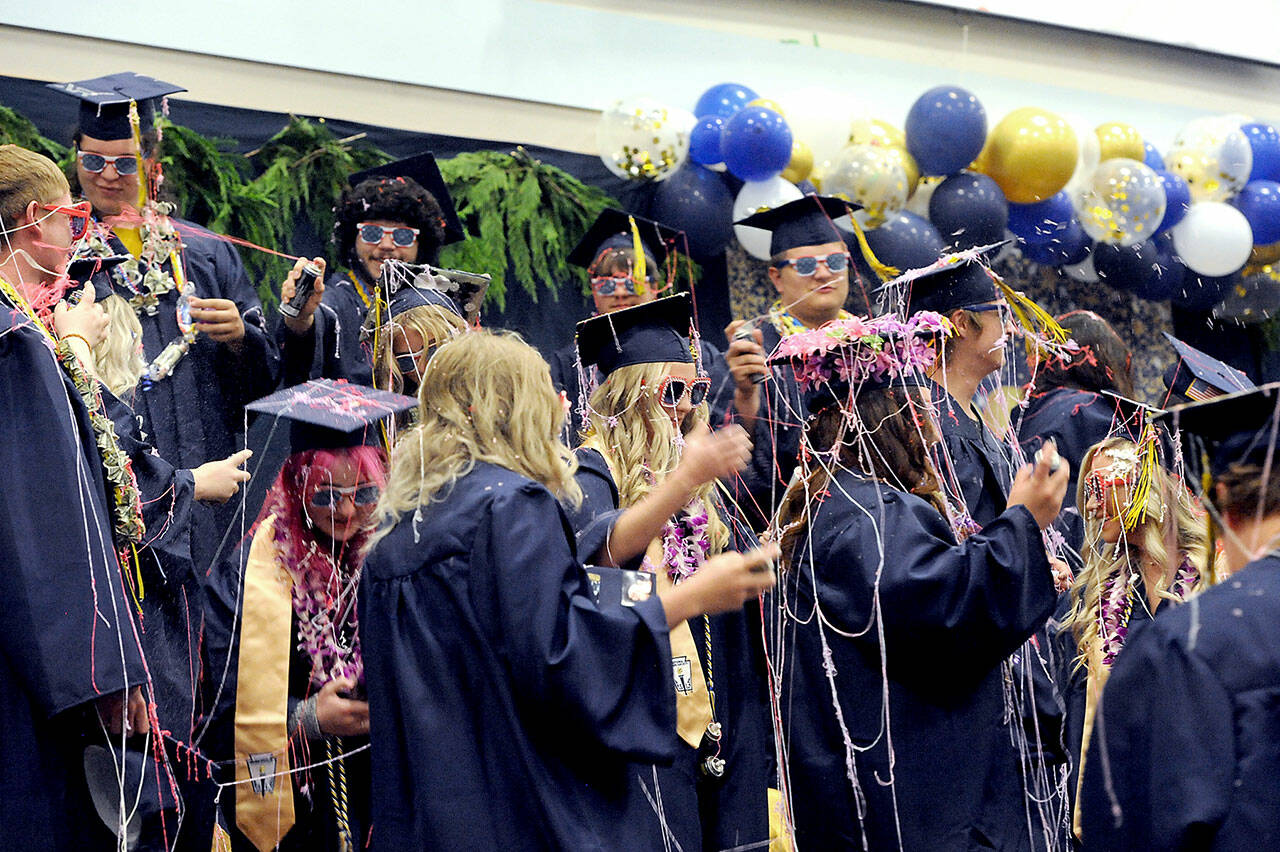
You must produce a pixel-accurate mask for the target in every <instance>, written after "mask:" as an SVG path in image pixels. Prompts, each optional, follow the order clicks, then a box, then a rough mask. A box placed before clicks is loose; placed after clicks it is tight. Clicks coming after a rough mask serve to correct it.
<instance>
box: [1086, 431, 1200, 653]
mask: <svg viewBox="0 0 1280 852" xmlns="http://www.w3.org/2000/svg"><path fill="white" fill-rule="evenodd" d="M1117 451H1119V452H1124V453H1133V454H1135V455H1136V454H1137V453H1138V452H1139V449H1138V446H1137V445H1136V444H1134V443H1133V442H1132V441H1130V440H1127V439H1125V438H1108V439H1106V440H1104V441H1101V442H1099V443H1097V444H1094V445H1093V446H1092V447H1090V448H1089V450H1088V451H1087V452H1086V453H1085V454H1084V458H1083V459H1082V460H1081V462H1080V479H1079V482H1078V484H1077V486H1076V505H1077V506H1078V507H1079V509H1080V512H1081V514H1082V515H1083V516H1084V542H1085V543H1084V547H1083V548H1082V549H1083V551H1084V553H1083V556H1084V566H1083V568H1081V570H1080V573H1079V575H1078V576H1077V577H1076V580H1075V583H1074V584H1073V585H1072V587H1071V604H1072V605H1071V609H1070V611H1069V612H1068V613H1067V615H1066V617H1065V618H1064V619H1063V621H1062V628H1063V629H1064V630H1065V629H1069V630H1071V632H1072V633H1073V634H1074V636H1075V640H1076V643H1077V646H1078V647H1079V656H1078V657H1077V659H1076V668H1079V667H1081V666H1084V665H1086V664H1087V662H1088V659H1089V650H1090V649H1091V648H1093V647H1094V646H1095V645H1096V644H1097V643H1098V642H1099V614H1100V611H1101V607H1102V592H1103V588H1104V586H1106V581H1107V580H1108V579H1109V578H1111V577H1113V576H1119V575H1121V574H1122V572H1124V571H1126V569H1127V567H1128V566H1129V565H1136V564H1137V563H1138V560H1139V559H1141V558H1142V557H1143V556H1146V557H1147V558H1149V559H1150V560H1152V561H1154V562H1155V563H1156V564H1157V565H1161V566H1168V565H1169V564H1170V561H1171V560H1173V561H1176V562H1177V563H1179V564H1180V563H1181V562H1182V554H1185V555H1186V556H1187V557H1188V558H1189V559H1190V561H1191V565H1192V567H1193V568H1195V569H1196V571H1197V572H1198V574H1199V576H1200V577H1201V584H1203V583H1205V582H1207V577H1208V576H1209V572H1208V568H1209V564H1210V560H1211V554H1210V552H1209V542H1208V536H1207V534H1206V530H1205V522H1204V518H1203V514H1202V512H1201V511H1200V510H1199V508H1198V507H1197V505H1196V503H1195V498H1194V497H1192V496H1191V493H1190V492H1188V491H1187V489H1186V487H1185V486H1184V485H1183V484H1182V483H1181V481H1179V480H1178V478H1177V477H1176V476H1174V475H1173V474H1171V473H1169V472H1168V471H1167V470H1165V469H1164V467H1163V466H1161V465H1159V464H1157V465H1155V467H1154V472H1153V473H1152V479H1151V487H1150V488H1149V489H1148V490H1147V501H1146V507H1145V508H1146V514H1145V516H1144V517H1143V519H1142V520H1141V521H1140V522H1139V524H1138V526H1137V527H1135V528H1134V530H1132V531H1128V532H1127V533H1124V534H1122V537H1121V539H1120V541H1119V542H1118V543H1117V544H1116V546H1114V547H1112V546H1109V545H1108V546H1103V544H1104V543H1103V542H1102V540H1101V531H1102V524H1103V523H1104V521H1105V519H1099V518H1095V517H1092V516H1091V515H1090V514H1089V513H1088V512H1087V511H1086V510H1085V502H1086V499H1087V497H1086V493H1085V490H1086V489H1085V480H1086V478H1087V477H1088V475H1089V474H1090V473H1091V472H1092V469H1093V459H1094V457H1095V456H1097V455H1098V454H1099V453H1102V454H1104V455H1109V454H1111V453H1115V452H1117ZM1149 451H1150V452H1155V450H1154V448H1152V449H1150V450H1149ZM1170 545H1172V546H1173V549H1174V553H1170V552H1169V550H1170ZM1122 579H1123V578H1122ZM1168 583H1169V581H1168V578H1167V575H1166V577H1165V578H1163V579H1162V580H1161V582H1160V583H1159V584H1158V586H1157V588H1155V589H1148V592H1149V593H1152V594H1154V595H1156V596H1158V597H1160V598H1163V599H1166V600H1174V601H1177V600H1179V598H1178V597H1177V596H1175V595H1173V594H1171V593H1170V592H1169V589H1168Z"/></svg>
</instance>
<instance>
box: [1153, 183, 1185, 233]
mask: <svg viewBox="0 0 1280 852" xmlns="http://www.w3.org/2000/svg"><path fill="white" fill-rule="evenodd" d="M1156 174H1157V175H1158V176H1159V177H1160V182H1161V183H1163V184H1164V197H1165V208H1164V218H1163V219H1161V220H1160V226H1159V227H1158V228H1156V233H1157V234H1159V233H1161V232H1163V231H1167V230H1169V229H1170V228H1172V227H1173V226H1174V225H1176V224H1178V223H1179V222H1181V221H1182V217H1183V216H1186V215H1187V211H1188V210H1190V209H1191V187H1190V186H1188V185H1187V182H1186V181H1185V180H1184V179H1183V177H1182V175H1175V174H1174V173H1173V172H1164V171H1157V172H1156Z"/></svg>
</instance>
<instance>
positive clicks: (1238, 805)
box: [1080, 551, 1280, 850]
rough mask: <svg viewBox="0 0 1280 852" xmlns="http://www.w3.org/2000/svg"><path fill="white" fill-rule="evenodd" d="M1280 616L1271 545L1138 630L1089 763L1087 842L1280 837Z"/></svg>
mask: <svg viewBox="0 0 1280 852" xmlns="http://www.w3.org/2000/svg"><path fill="white" fill-rule="evenodd" d="M1277 624H1280V557H1278V556H1276V555H1275V552H1274V551H1273V552H1272V553H1271V554H1269V555H1267V556H1266V557H1264V558H1262V559H1260V560H1258V561H1256V562H1253V563H1251V564H1250V565H1248V566H1247V567H1246V568H1244V569H1243V570H1242V571H1240V572H1239V573H1238V574H1235V575H1233V576H1232V577H1230V578H1229V579H1227V580H1225V581H1224V582H1223V583H1222V584H1220V585H1218V586H1215V587H1213V588H1211V589H1207V590H1206V591H1205V592H1203V593H1202V594H1200V595H1198V596H1194V597H1192V598H1191V599H1190V600H1188V601H1187V602H1186V603H1185V604H1183V605H1182V606H1178V607H1170V608H1169V609H1168V611H1167V612H1166V611H1165V607H1164V606H1161V607H1160V609H1159V610H1158V611H1157V613H1156V619H1155V621H1154V622H1152V623H1151V624H1149V625H1147V627H1146V628H1145V629H1144V630H1143V631H1142V632H1141V633H1140V634H1138V635H1136V636H1134V635H1130V636H1129V638H1128V640H1127V641H1126V643H1125V647H1124V650H1123V651H1121V653H1120V656H1119V657H1117V658H1116V663H1115V665H1114V666H1113V667H1112V670H1111V678H1110V679H1109V680H1108V681H1107V685H1106V688H1105V689H1103V691H1102V700H1101V704H1100V707H1099V710H1098V714H1097V717H1096V718H1095V721H1094V731H1093V738H1092V740H1091V741H1090V745H1089V757H1088V762H1087V763H1086V764H1085V771H1084V784H1083V788H1082V790H1081V794H1080V805H1081V818H1082V830H1083V834H1084V838H1083V840H1084V847H1085V848H1086V849H1098V850H1103V849H1105V850H1113V849H1151V850H1165V849H1179V850H1194V849H1205V850H1236V849H1258V850H1262V849H1275V848H1277V847H1280V781H1278V779H1280V745H1278V744H1280V631H1277V630H1276V625H1277ZM1108 770H1109V771H1108Z"/></svg>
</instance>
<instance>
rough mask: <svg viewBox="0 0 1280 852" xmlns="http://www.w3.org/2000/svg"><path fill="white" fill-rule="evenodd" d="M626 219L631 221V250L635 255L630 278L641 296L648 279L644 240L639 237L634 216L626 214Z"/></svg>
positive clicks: (638, 229)
mask: <svg viewBox="0 0 1280 852" xmlns="http://www.w3.org/2000/svg"><path fill="white" fill-rule="evenodd" d="M627 221H628V222H630V223H631V250H632V251H634V252H635V255H636V262H635V266H633V267H632V278H633V279H634V280H635V283H636V293H637V294H638V295H641V296H643V295H644V288H645V282H646V281H648V280H649V278H648V275H647V273H648V269H647V268H646V266H647V264H646V263H645V259H644V241H643V240H641V239H640V228H639V227H638V226H637V225H636V217H635V216H628V217H627Z"/></svg>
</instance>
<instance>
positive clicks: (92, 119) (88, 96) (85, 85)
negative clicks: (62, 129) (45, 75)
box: [47, 71, 186, 141]
mask: <svg viewBox="0 0 1280 852" xmlns="http://www.w3.org/2000/svg"><path fill="white" fill-rule="evenodd" d="M47 85H48V87H49V88H50V89H53V90H54V91H57V92H62V93H63V94H64V95H71V96H72V97H74V98H79V99H80V132H81V133H83V134H84V135H86V136H92V137H93V138H94V139H102V140H104V141H110V140H115V139H130V138H132V137H133V128H132V127H130V126H129V102H130V101H134V102H136V103H137V104H138V120H139V123H140V126H141V129H142V131H143V132H146V131H147V130H150V129H151V128H152V127H153V126H155V121H156V107H157V106H158V105H159V103H160V99H161V98H163V97H165V96H166V95H172V94H175V93H177V92H185V91H186V89H184V88H182V87H181V86H175V85H174V84H173V83H166V82H164V81H163V80H157V79H155V78H154V77H146V76H143V75H142V74H135V73H133V72H132V71H124V72H122V73H119V74H108V75H107V76H106V77H97V78H95V79H93V80H80V81H78V82H74V83H49V84H47Z"/></svg>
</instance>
